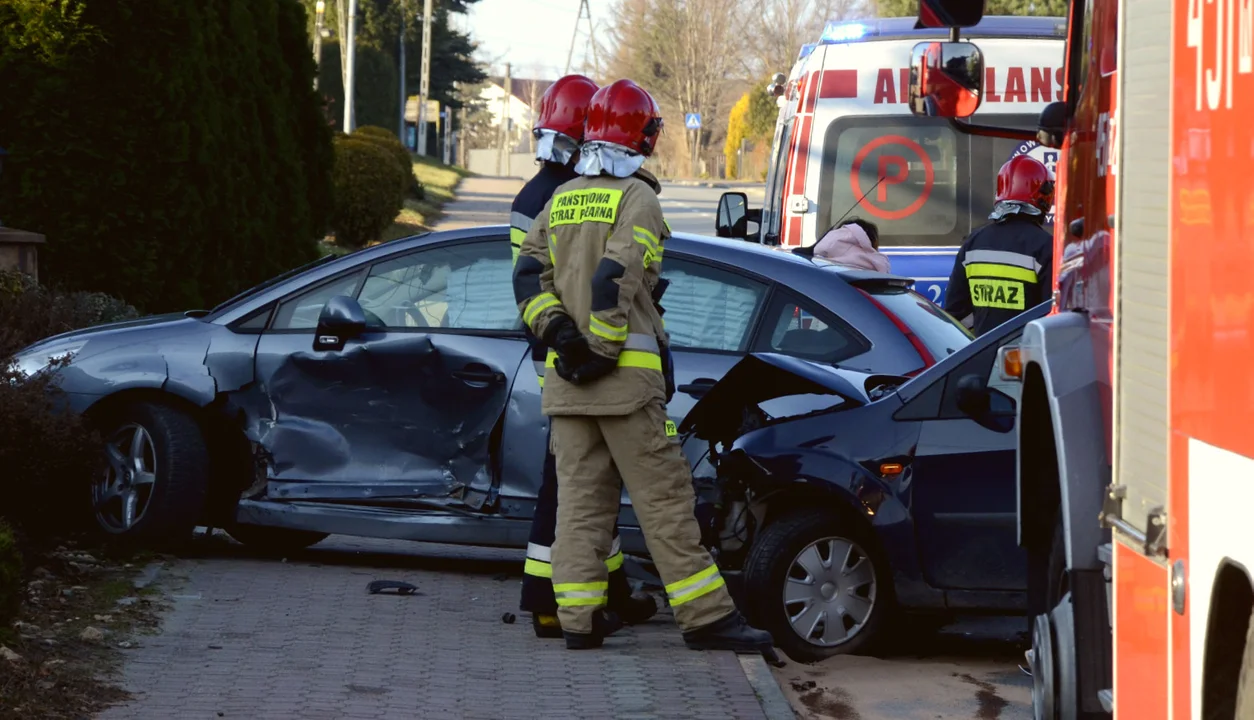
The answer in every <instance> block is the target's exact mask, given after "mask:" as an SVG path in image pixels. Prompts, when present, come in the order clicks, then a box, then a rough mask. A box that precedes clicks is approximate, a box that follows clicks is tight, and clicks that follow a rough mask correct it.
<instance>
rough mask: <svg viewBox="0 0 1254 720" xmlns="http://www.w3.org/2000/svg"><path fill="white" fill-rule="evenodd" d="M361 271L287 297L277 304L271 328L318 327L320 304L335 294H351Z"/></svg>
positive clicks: (306, 328)
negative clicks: (277, 307) (277, 308)
mask: <svg viewBox="0 0 1254 720" xmlns="http://www.w3.org/2000/svg"><path fill="white" fill-rule="evenodd" d="M361 275H362V273H361V272H360V271H359V272H355V273H352V274H351V275H347V276H343V277H339V278H336V279H335V280H332V281H330V282H327V283H323V284H322V285H319V286H317V287H315V288H313V289H312V290H306V291H305V292H303V293H300V294H299V295H296V296H295V297H291V298H288V299H287V300H284V301H283V302H282V303H280V304H279V310H278V312H276V313H275V314H274V321H273V322H271V323H270V329H271V330H310V331H312V330H313V329H314V328H316V327H318V316H319V315H321V314H322V306H323V305H326V304H327V301H328V300H330V299H331V298H333V297H335V296H336V295H348V296H350V297H351V296H352V294H353V291H354V290H356V289H357V283H358V281H359V280H360V279H361Z"/></svg>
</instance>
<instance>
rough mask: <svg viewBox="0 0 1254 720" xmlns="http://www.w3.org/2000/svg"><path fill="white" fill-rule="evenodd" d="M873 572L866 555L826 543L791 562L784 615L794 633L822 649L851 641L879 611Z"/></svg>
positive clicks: (837, 540)
mask: <svg viewBox="0 0 1254 720" xmlns="http://www.w3.org/2000/svg"><path fill="white" fill-rule="evenodd" d="M875 591H876V583H875V568H874V567H873V565H872V561H871V558H870V556H869V555H867V553H866V551H865V550H863V549H862V548H861V547H860V546H859V545H858V544H857V543H855V542H853V541H852V540H849V539H847V538H842V537H825V538H821V539H819V540H816V541H814V542H812V543H810V544H809V545H807V546H806V547H805V548H804V549H803V550H802V551H801V552H799V553H797V556H796V557H795V558H793V561H792V565H791V566H790V567H789V568H788V575H787V577H786V578H785V579H784V589H783V594H784V612H785V614H787V616H788V623H789V624H790V625H791V626H792V629H793V632H795V633H796V634H797V636H798V637H800V638H802V639H804V640H805V641H806V642H808V643H811V644H813V645H818V646H820V647H835V646H837V645H842V644H844V643H846V642H848V641H849V640H851V639H853V638H854V637H855V636H856V635H857V634H858V633H859V632H860V631H861V630H862V628H863V627H864V626H865V625H866V622H867V620H868V619H869V618H870V617H871V611H872V610H873V609H874V607H875Z"/></svg>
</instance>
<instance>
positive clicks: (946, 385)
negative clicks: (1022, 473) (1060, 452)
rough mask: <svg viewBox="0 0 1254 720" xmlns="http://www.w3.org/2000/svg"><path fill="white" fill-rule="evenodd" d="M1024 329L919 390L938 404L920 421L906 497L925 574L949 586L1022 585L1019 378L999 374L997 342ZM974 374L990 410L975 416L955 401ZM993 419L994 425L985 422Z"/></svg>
mask: <svg viewBox="0 0 1254 720" xmlns="http://www.w3.org/2000/svg"><path fill="white" fill-rule="evenodd" d="M1021 335H1022V330H1021V329H1019V330H1016V331H1014V332H1013V333H1011V334H1010V335H1009V336H1008V337H1007V338H1005V339H1003V340H1001V341H998V342H993V343H991V344H989V345H987V346H986V347H984V348H983V349H981V350H979V351H978V352H975V353H974V354H973V355H972V356H971V357H970V358H969V359H966V360H964V361H962V362H961V363H960V364H958V365H957V366H956V367H954V368H953V369H952V370H951V371H949V372H948V373H946V374H945V375H944V376H943V377H942V378H939V379H938V380H937V382H938V383H939V384H940V386H939V387H936V388H931V389H930V390H931V391H924V392H922V393H920V395H919V396H918V398H917V401H920V402H924V401H926V400H928V399H929V398H932V400H933V401H936V400H937V398H936V397H935V395H936V394H937V393H939V403H938V404H939V409H938V410H937V411H936V412H935V414H934V415H931V416H930V419H924V420H922V421H921V422H920V424H919V425H920V428H919V430H920V431H919V444H918V448H917V450H916V454H915V458H914V461H913V462H912V469H913V475H912V477H913V481H912V505H913V510H914V515H915V527H916V532H917V534H918V536H917V539H918V547H919V556H920V562H921V564H922V566H923V571H924V576H925V577H926V579H927V581H928V582H929V583H930V584H931V585H932V586H934V587H937V588H945V589H950V590H1007V591H1022V590H1024V588H1025V587H1026V583H1027V557H1026V555H1025V554H1024V552H1023V550H1022V549H1020V548H1019V546H1018V542H1017V540H1016V536H1015V462H1016V459H1015V442H1016V437H1017V434H1016V432H1015V430H1014V412H1015V404H1016V403H1017V402H1018V392H1019V390H1018V388H1019V387H1020V386H1019V384H1017V383H1005V382H1001V381H1000V377H999V374H998V373H997V371H996V368H995V367H994V365H995V360H996V357H997V350H998V348H999V347H1002V346H1003V345H1007V344H1017V343H1018V342H1019V339H1020V337H1021ZM971 375H975V376H977V377H978V378H979V379H980V380H981V381H983V382H984V383H985V384H986V385H987V387H989V388H991V391H992V392H991V399H990V405H989V410H988V413H987V414H986V415H985V416H984V417H982V419H983V420H984V422H983V423H982V422H979V421H977V419H976V418H974V417H972V416H971V415H970V414H968V413H967V412H964V411H963V410H962V409H960V408H959V404H960V403H959V399H958V398H959V393H960V381H961V380H962V379H963V378H964V377H968V376H971ZM990 426H994V427H990Z"/></svg>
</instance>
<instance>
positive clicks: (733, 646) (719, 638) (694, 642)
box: [684, 611, 774, 653]
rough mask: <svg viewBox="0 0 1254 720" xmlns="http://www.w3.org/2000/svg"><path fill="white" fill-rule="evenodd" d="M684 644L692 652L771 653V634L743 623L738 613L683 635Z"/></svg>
mask: <svg viewBox="0 0 1254 720" xmlns="http://www.w3.org/2000/svg"><path fill="white" fill-rule="evenodd" d="M684 644H685V645H687V646H688V647H690V648H692V649H693V650H731V651H733V652H738V653H767V652H772V653H773V650H772V648H773V647H774V643H773V642H772V641H771V634H770V633H768V632H766V631H765V630H758V629H757V628H755V627H751V626H750V625H749V623H747V622H745V618H744V616H743V615H741V614H740V612H739V611H734V612H732V614H730V615H728V616H727V617H725V618H723V619H722V620H716V621H715V622H712V623H710V624H709V625H706V626H705V627H699V628H697V629H696V630H689V631H688V632H685V633H684Z"/></svg>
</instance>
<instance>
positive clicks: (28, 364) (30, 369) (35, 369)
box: [13, 340, 87, 378]
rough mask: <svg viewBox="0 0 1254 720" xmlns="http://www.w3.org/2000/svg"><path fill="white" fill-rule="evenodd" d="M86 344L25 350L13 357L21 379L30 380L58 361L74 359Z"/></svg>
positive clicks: (79, 343)
mask: <svg viewBox="0 0 1254 720" xmlns="http://www.w3.org/2000/svg"><path fill="white" fill-rule="evenodd" d="M86 344H87V341H86V340H82V341H78V342H71V343H59V344H56V345H51V346H48V347H46V348H37V349H35V350H25V351H23V352H20V353H18V354H17V355H14V356H13V365H14V367H15V368H16V370H17V372H18V374H19V375H20V376H21V377H23V378H30V377H33V376H35V375H37V374H39V373H41V372H43V371H44V370H46V369H47V368H48V366H50V365H52V363H54V362H56V361H58V360H62V359H72V358H73V357H74V355H75V354H76V353H78V351H79V350H81V349H83V346H84V345H86Z"/></svg>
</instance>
